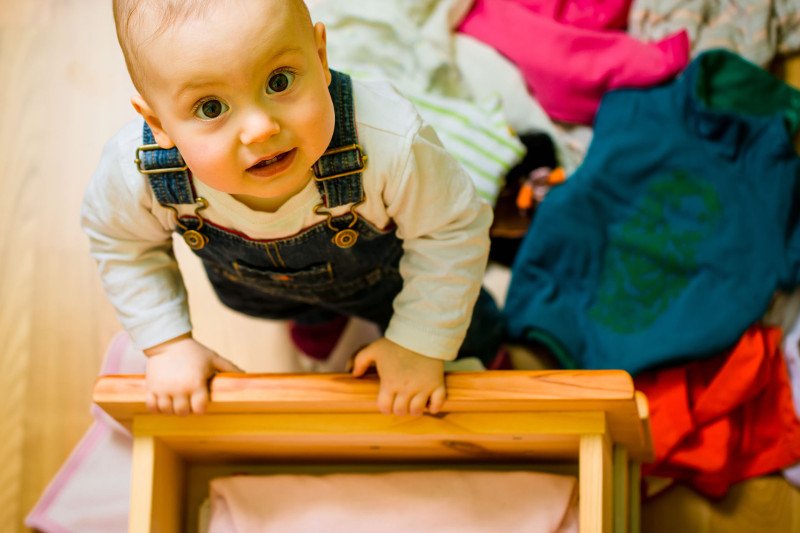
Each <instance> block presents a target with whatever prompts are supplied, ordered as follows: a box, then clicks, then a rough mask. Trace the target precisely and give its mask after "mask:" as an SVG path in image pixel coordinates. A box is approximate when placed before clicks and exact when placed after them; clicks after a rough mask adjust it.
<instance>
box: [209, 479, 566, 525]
mask: <svg viewBox="0 0 800 533" xmlns="http://www.w3.org/2000/svg"><path fill="white" fill-rule="evenodd" d="M576 487H577V483H576V480H575V478H574V477H570V476H558V475H553V474H541V473H535V472H488V471H459V470H438V471H414V472H388V473H369V474H358V473H354V474H329V475H320V476H313V475H273V476H233V477H227V478H218V479H215V480H213V481H212V482H211V518H210V523H209V529H208V531H209V533H245V532H256V531H257V532H260V533H269V532H280V533H284V532H286V531H292V532H293V533H303V532H309V533H311V532H314V533H316V532H319V531H325V532H326V533H337V532H341V533H361V532H363V533H394V532H397V533H407V532H409V531H414V532H415V533H422V532H428V531H430V532H436V533H448V532H452V533H477V532H486V533H490V532H491V533H496V532H499V531H513V532H515V533H524V532H531V533H547V532H567V531H570V532H577V531H578V520H577V506H576V504H575V500H576V497H577V488H576Z"/></svg>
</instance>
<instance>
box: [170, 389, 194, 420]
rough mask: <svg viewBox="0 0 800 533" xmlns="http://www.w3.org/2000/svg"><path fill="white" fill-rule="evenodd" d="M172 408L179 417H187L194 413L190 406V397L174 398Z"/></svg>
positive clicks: (182, 395)
mask: <svg viewBox="0 0 800 533" xmlns="http://www.w3.org/2000/svg"><path fill="white" fill-rule="evenodd" d="M172 408H173V410H174V411H175V414H176V415H178V416H186V415H188V414H191V412H192V409H191V407H190V406H189V397H188V396H186V395H185V394H180V395H178V396H173V397H172Z"/></svg>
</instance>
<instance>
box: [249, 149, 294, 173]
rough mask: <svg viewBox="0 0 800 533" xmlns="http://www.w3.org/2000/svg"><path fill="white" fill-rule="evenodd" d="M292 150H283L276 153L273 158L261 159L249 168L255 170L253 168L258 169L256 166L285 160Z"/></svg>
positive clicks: (260, 166)
mask: <svg viewBox="0 0 800 533" xmlns="http://www.w3.org/2000/svg"><path fill="white" fill-rule="evenodd" d="M290 152H291V150H290V151H289V152H283V153H282V154H278V155H276V156H275V157H273V158H272V159H263V160H261V161H259V162H258V163H256V164H255V165H253V166H251V167H250V168H248V169H247V170H253V169H256V168H264V167H266V166H269V165H273V164H275V163H277V162H278V161H281V160H283V159H284V158H285V157H286V156H287V155H289V153H290Z"/></svg>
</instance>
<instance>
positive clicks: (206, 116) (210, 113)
mask: <svg viewBox="0 0 800 533" xmlns="http://www.w3.org/2000/svg"><path fill="white" fill-rule="evenodd" d="M228 109H229V108H228V104H226V103H225V102H222V101H221V100H217V99H216V98H211V99H210V100H205V101H204V102H201V103H200V105H198V106H197V108H196V109H195V110H194V114H195V116H197V118H200V119H202V120H211V119H214V118H217V117H218V116H220V115H221V114H223V113H224V112H225V111H227V110H228Z"/></svg>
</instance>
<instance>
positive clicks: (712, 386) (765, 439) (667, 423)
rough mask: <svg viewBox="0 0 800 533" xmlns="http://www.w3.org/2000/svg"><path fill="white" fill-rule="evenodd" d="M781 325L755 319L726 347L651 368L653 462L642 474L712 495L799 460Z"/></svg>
mask: <svg viewBox="0 0 800 533" xmlns="http://www.w3.org/2000/svg"><path fill="white" fill-rule="evenodd" d="M780 340H781V330H780V329H778V328H768V327H763V326H753V327H751V328H750V329H748V330H747V331H746V332H745V334H744V335H743V336H742V338H741V340H740V341H739V343H738V344H737V345H736V346H735V347H734V348H733V349H732V350H731V351H730V352H729V353H727V354H723V355H720V356H717V357H714V358H712V359H706V360H700V361H693V362H691V363H689V364H686V365H684V366H678V367H672V368H666V369H662V370H659V371H653V372H647V373H643V374H641V375H639V376H638V377H637V378H636V379H635V382H636V387H637V389H639V390H641V391H643V392H644V393H645V394H646V395H647V397H648V400H649V402H650V415H651V427H652V432H653V441H654V442H653V444H654V447H655V453H656V461H655V462H654V463H652V464H649V465H645V466H644V468H643V473H644V474H647V475H650V474H652V475H657V476H665V477H672V478H675V479H679V480H683V481H685V482H687V483H689V484H691V485H692V486H693V487H694V488H696V489H697V490H699V491H700V492H703V493H704V494H706V495H709V496H715V497H719V496H723V495H724V494H725V493H726V492H727V490H728V488H729V487H730V485H731V484H733V483H736V482H737V481H741V480H743V479H747V478H750V477H755V476H759V475H762V474H766V473H769V472H773V471H775V470H779V469H781V468H784V467H787V466H790V465H792V464H794V463H797V462H798V461H800V422H799V421H798V419H797V416H796V415H795V412H794V405H793V403H792V394H791V389H790V386H789V377H788V374H787V372H786V365H785V363H784V361H783V356H782V354H781V352H780V350H779V346H780Z"/></svg>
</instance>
